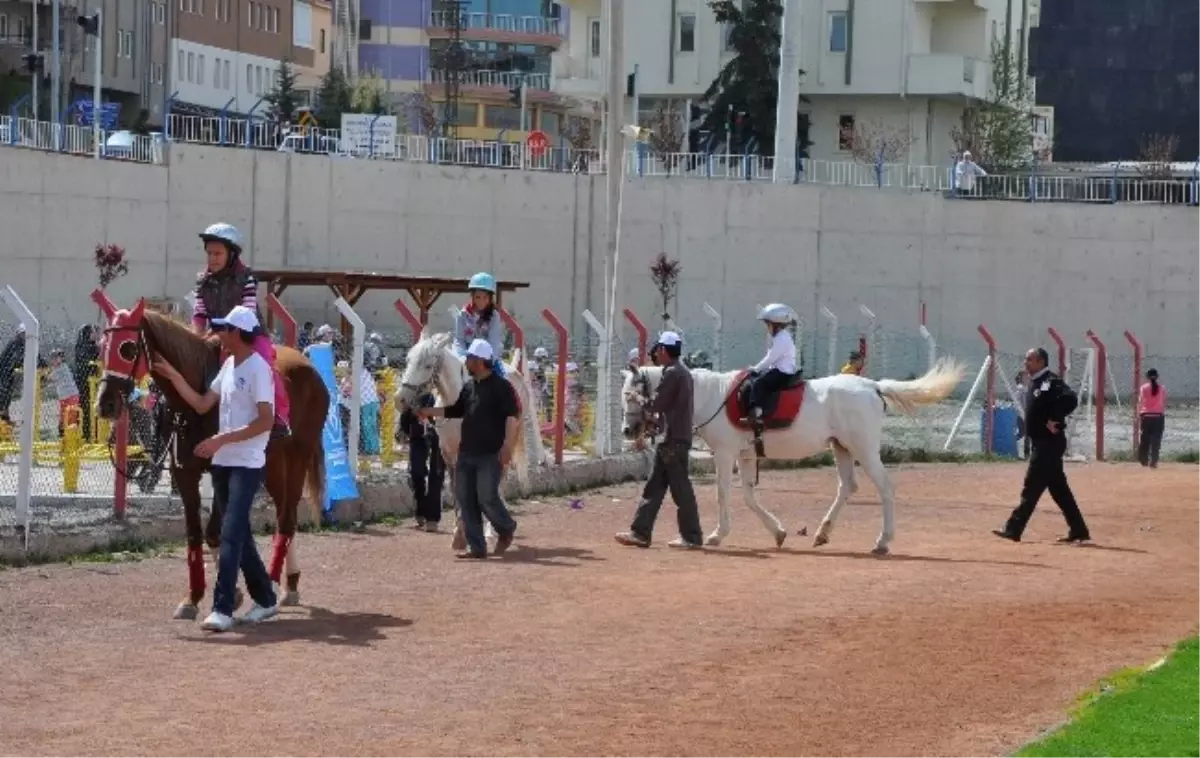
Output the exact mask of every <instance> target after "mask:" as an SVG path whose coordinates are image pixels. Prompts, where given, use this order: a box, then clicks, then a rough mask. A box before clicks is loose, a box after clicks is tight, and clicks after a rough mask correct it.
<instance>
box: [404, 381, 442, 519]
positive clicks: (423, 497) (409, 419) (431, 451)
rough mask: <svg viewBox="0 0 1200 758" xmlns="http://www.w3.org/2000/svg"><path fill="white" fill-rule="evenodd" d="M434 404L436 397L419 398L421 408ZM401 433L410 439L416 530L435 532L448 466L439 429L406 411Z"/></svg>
mask: <svg viewBox="0 0 1200 758" xmlns="http://www.w3.org/2000/svg"><path fill="white" fill-rule="evenodd" d="M433 405H434V398H433V395H428V394H427V395H423V396H422V397H420V398H418V399H417V407H418V408H432V407H433ZM400 434H403V435H404V436H405V437H406V438H407V440H408V481H409V484H410V485H411V486H412V493H413V500H414V501H415V502H416V506H417V508H416V510H417V519H416V527H417V528H418V529H423V530H425V531H427V532H436V531H437V530H438V524H440V523H441V520H442V486H443V485H444V484H445V481H446V463H445V461H444V460H442V448H441V440H440V439H439V438H438V433H437V428H436V427H435V426H434V425H433V424H431V423H429V422H426V421H422V420H421V419H420V418H418V417H417V414H415V413H413V412H412V410H411V409H408V408H405V409H404V411H403V412H402V413H401V414H400Z"/></svg>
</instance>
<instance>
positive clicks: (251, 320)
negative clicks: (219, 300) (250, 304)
mask: <svg viewBox="0 0 1200 758" xmlns="http://www.w3.org/2000/svg"><path fill="white" fill-rule="evenodd" d="M212 325H213V326H232V327H233V328H234V329H237V330H238V331H242V332H253V331H254V330H255V329H257V328H258V316H257V315H256V314H255V313H254V311H252V310H250V309H249V308H247V307H246V306H244V305H237V306H234V308H233V310H231V311H230V312H229V313H228V314H226V316H225V318H214V319H213V320H212Z"/></svg>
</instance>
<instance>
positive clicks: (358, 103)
mask: <svg viewBox="0 0 1200 758" xmlns="http://www.w3.org/2000/svg"><path fill="white" fill-rule="evenodd" d="M350 104H351V106H352V107H353V108H354V112H355V113H372V114H374V115H376V116H387V115H390V114H391V112H392V109H391V108H389V107H388V101H387V87H386V85H385V84H384V83H383V77H381V76H380V75H379V72H378V71H370V72H367V73H365V74H360V75H359V77H358V81H356V82H355V83H354V85H353V86H352V87H351V90H350Z"/></svg>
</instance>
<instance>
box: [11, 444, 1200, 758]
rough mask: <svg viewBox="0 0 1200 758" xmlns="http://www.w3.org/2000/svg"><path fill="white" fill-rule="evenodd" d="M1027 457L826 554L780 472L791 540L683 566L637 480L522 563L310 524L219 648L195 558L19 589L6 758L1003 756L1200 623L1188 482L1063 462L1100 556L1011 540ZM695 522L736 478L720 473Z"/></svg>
mask: <svg viewBox="0 0 1200 758" xmlns="http://www.w3.org/2000/svg"><path fill="white" fill-rule="evenodd" d="M1021 473H1022V470H1021V468H1020V467H1019V466H1008V465H1004V466H1001V465H980V466H975V465H971V466H966V465H964V466H940V467H906V468H900V469H893V470H892V474H893V477H894V481H895V483H896V486H897V495H898V507H897V539H896V541H895V542H894V543H893V549H894V551H895V552H894V554H893V555H892V556H890V557H888V558H884V559H877V558H873V557H870V556H868V555H867V551H868V550H869V549H870V548H871V546H872V544H873V541H874V537H875V534H876V533H877V532H878V529H879V523H880V521H879V519H880V516H879V508H878V501H877V499H876V496H875V493H874V491H873V489H872V488H871V487H870V485H869V484H868V483H866V482H865V481H864V488H863V491H861V492H860V493H859V494H858V495H856V496H855V497H854V498H853V499H852V500H851V504H850V506H849V507H848V508H847V509H846V510H845V511H844V513H843V516H842V521H841V523H840V524H839V527H838V529H837V531H836V532H835V533H834V538H833V542H832V543H831V544H830V545H828V546H826V547H824V548H820V549H813V548H811V547H810V543H811V537H807V538H805V537H799V536H796V535H795V531H796V529H798V528H799V527H800V526H802V525H806V526H807V527H808V530H809V533H810V534H811V533H812V531H813V530H814V528H815V527H816V525H817V524H818V523H819V521H820V518H821V515H822V514H823V512H824V510H825V508H826V507H827V506H828V503H829V501H830V500H831V498H832V494H833V486H834V474H833V472H832V471H831V470H828V469H818V470H811V471H804V472H771V473H764V475H763V483H762V487H761V494H762V498H763V501H764V503H766V504H767V506H768V507H769V508H771V509H772V510H774V511H775V512H776V513H777V514H779V515H780V517H781V518H783V519H784V522H785V524H786V525H787V526H788V527H789V529H790V530H791V531H792V532H793V536H792V537H791V538H790V539H789V542H788V544H787V545H786V546H785V547H784V549H783V550H779V551H777V550H775V549H774V548H773V541H772V539H771V537H770V535H769V534H767V532H766V531H764V530H763V528H762V526H761V525H760V524H759V523H758V521H757V519H755V518H754V517H753V516H752V515H751V514H750V513H749V512H748V511H747V510H746V509H745V507H744V506H743V505H741V498H740V494H738V493H735V503H736V504H735V508H734V517H735V518H734V532H733V534H732V536H731V537H730V538H729V540H728V541H727V544H726V546H724V547H722V548H720V549H715V550H707V551H704V552H694V553H691V552H689V553H678V552H674V551H670V550H668V549H667V548H666V547H660V546H659V545H662V544H663V543H665V542H666V540H667V539H669V538H671V537H673V536H674V533H675V529H674V508H673V507H672V506H670V505H669V504H668V505H667V506H666V507H665V508H664V511H663V514H662V517H661V518H660V521H659V527H660V528H659V532H658V533H657V534H656V539H657V542H658V545H656V546H655V547H654V548H652V549H650V550H638V549H632V548H622V547H620V546H618V545H616V544H615V543H614V542H613V541H612V538H611V535H612V533H613V532H615V531H617V530H618V529H622V528H624V526H625V525H626V524H627V522H628V520H629V518H630V516H631V514H632V510H633V507H634V501H635V498H636V495H637V492H638V488H637V487H636V486H635V485H624V486H621V487H612V488H608V489H605V490H603V491H597V492H589V493H585V494H584V495H583V501H584V502H583V507H582V509H579V510H576V509H572V508H569V507H567V505H566V503H565V501H553V502H550V501H547V502H542V503H525V504H522V505H521V506H520V507H519V509H518V513H519V515H518V518H519V520H520V538H519V539H518V542H517V545H516V547H515V549H514V550H513V552H512V553H511V554H510V555H509V556H507V557H505V558H503V559H498V560H490V561H488V562H485V563H477V562H470V563H461V562H456V561H455V560H454V559H453V558H452V557H451V554H450V548H449V537H448V536H446V535H430V534H425V533H419V532H415V531H412V530H408V529H403V528H396V529H385V528H373V529H371V530H369V531H368V533H366V534H344V533H343V534H326V535H320V536H302V537H301V539H300V543H299V544H300V551H301V558H302V561H303V564H304V567H305V574H304V579H303V582H302V592H303V600H304V603H305V605H304V606H303V607H300V608H292V609H287V610H286V611H285V612H284V613H283V614H282V615H281V617H280V618H278V619H276V620H274V621H271V622H269V623H267V624H264V625H261V626H258V627H254V628H249V629H246V630H244V631H240V632H236V633H231V634H227V635H223V636H213V635H209V634H206V633H203V632H201V631H200V629H199V627H198V625H197V624H196V623H189V622H178V621H171V620H170V613H171V611H172V609H173V607H174V604H175V603H176V602H177V601H178V600H179V599H180V598H181V597H182V595H183V590H184V588H185V581H186V571H185V566H184V563H183V560H182V556H181V555H180V554H175V555H172V556H164V557H159V558H153V559H149V560H145V561H142V562H136V563H124V564H76V565H69V566H68V565H52V566H42V567H35V568H29V569H22V570H10V571H6V572H2V573H0V671H3V687H2V688H0V693H2V694H0V703H2V705H0V752H4V753H18V754H31V755H33V754H79V753H87V754H102V755H115V754H122V755H126V754H202V755H247V754H251V755H253V754H291V755H315V754H342V755H350V754H368V755H387V754H423V755H429V754H434V755H443V754H444V755H450V754H454V755H478V754H530V753H534V754H556V755H558V754H566V755H574V754H630V755H632V754H638V755H646V754H651V755H654V754H681V755H714V754H715V755H721V754H787V755H798V754H831V755H840V754H860V755H872V754H880V755H882V754H889V755H906V754H925V755H933V754H942V755H972V754H1002V753H1005V752H1008V751H1011V750H1012V749H1013V748H1015V747H1016V746H1017V745H1019V744H1021V743H1023V742H1024V741H1026V740H1027V739H1029V738H1032V737H1034V736H1036V735H1037V734H1038V733H1039V732H1040V731H1041V730H1043V729H1046V728H1048V727H1051V726H1053V725H1054V724H1056V723H1057V722H1059V721H1061V720H1062V718H1063V717H1064V710H1065V709H1066V708H1067V707H1068V706H1069V705H1070V704H1071V703H1072V701H1073V699H1074V698H1075V696H1076V695H1077V693H1078V692H1079V691H1080V690H1082V689H1084V688H1086V687H1088V686H1089V685H1090V684H1091V683H1093V682H1094V681H1095V680H1096V679H1097V678H1098V677H1101V676H1103V675H1104V674H1106V673H1108V672H1110V671H1112V670H1114V669H1117V668H1120V667H1123V666H1127V665H1132V664H1140V663H1148V662H1150V661H1152V660H1154V659H1155V658H1157V657H1158V656H1159V655H1160V654H1161V653H1162V651H1163V650H1164V649H1165V647H1166V646H1168V645H1169V644H1171V643H1172V642H1174V641H1175V640H1177V639H1178V638H1180V637H1182V636H1184V635H1186V634H1188V633H1189V632H1191V631H1193V630H1195V628H1196V626H1197V616H1198V612H1200V609H1198V601H1197V589H1198V586H1197V585H1198V581H1197V573H1198V570H1200V558H1198V549H1197V548H1198V545H1197V527H1198V517H1197V474H1198V470H1197V467H1196V466H1184V465H1168V466H1165V467H1163V468H1161V469H1159V470H1158V471H1149V470H1146V469H1141V468H1139V467H1136V466H1130V465H1091V466H1087V467H1074V468H1071V469H1070V471H1069V475H1070V477H1071V480H1072V482H1073V484H1074V486H1075V489H1076V492H1077V494H1078V496H1079V499H1080V502H1081V504H1082V507H1083V509H1084V512H1085V514H1086V515H1087V517H1088V519H1089V521H1090V526H1091V529H1092V533H1093V535H1094V536H1095V537H1096V540H1097V542H1096V544H1095V545H1094V546H1091V547H1064V546H1059V545H1055V544H1053V539H1054V537H1055V536H1058V535H1060V534H1062V533H1064V531H1065V527H1064V524H1063V522H1062V518H1061V516H1060V515H1059V514H1058V512H1057V509H1056V508H1055V507H1054V506H1053V504H1052V503H1050V502H1049V501H1046V502H1044V503H1043V505H1042V506H1041V507H1040V508H1039V511H1038V513H1037V515H1035V516H1034V519H1033V521H1032V523H1031V526H1030V529H1029V531H1028V532H1027V534H1026V537H1027V540H1026V542H1023V543H1022V544H1019V545H1017V544H1011V543H1008V542H1003V541H1000V540H998V539H996V538H993V537H992V536H991V535H990V534H989V533H988V530H989V529H991V528H992V527H994V526H998V525H1000V524H1001V523H1002V521H1003V520H1004V518H1005V516H1006V515H1007V513H1008V510H1009V509H1010V508H1011V507H1012V505H1013V504H1014V498H1015V493H1016V492H1017V490H1018V488H1019V485H1020V478H1021ZM698 487H699V492H700V495H701V506H702V514H703V518H704V523H705V526H706V528H707V529H711V528H712V526H713V525H714V524H715V521H716V506H715V487H714V486H713V485H712V483H711V482H701V483H700V484H699V485H698Z"/></svg>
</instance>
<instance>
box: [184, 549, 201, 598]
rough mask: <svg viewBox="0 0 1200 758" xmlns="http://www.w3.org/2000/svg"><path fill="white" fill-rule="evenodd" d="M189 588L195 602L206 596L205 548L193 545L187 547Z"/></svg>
mask: <svg viewBox="0 0 1200 758" xmlns="http://www.w3.org/2000/svg"><path fill="white" fill-rule="evenodd" d="M187 564H188V589H189V590H191V597H192V603H193V604H195V603H197V602H199V601H200V598H202V597H204V548H203V547H202V546H200V545H191V546H189V547H188V549H187Z"/></svg>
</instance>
